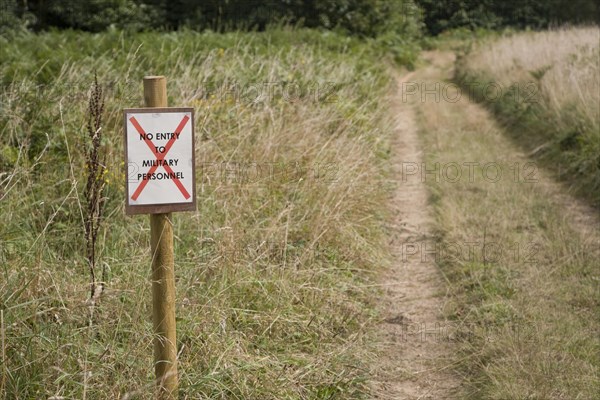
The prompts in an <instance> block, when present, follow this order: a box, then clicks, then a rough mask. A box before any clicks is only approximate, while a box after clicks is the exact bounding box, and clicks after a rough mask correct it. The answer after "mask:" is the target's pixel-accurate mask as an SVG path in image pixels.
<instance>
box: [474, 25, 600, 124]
mask: <svg viewBox="0 0 600 400" xmlns="http://www.w3.org/2000/svg"><path fill="white" fill-rule="evenodd" d="M467 64H468V68H469V69H471V70H474V71H477V72H480V73H483V74H486V75H488V76H490V77H493V78H494V79H495V80H496V81H497V82H498V83H500V84H502V85H503V87H505V88H508V87H510V86H511V85H512V84H514V83H527V82H531V81H532V80H536V79H537V80H539V81H540V91H541V92H540V94H541V97H540V100H542V104H543V106H544V107H545V108H547V109H548V110H549V111H551V112H552V114H553V115H554V116H555V119H556V121H557V122H558V123H561V124H570V123H571V118H570V115H567V113H568V112H571V111H572V110H571V109H570V108H571V107H575V109H576V111H577V112H578V114H579V115H580V116H582V117H584V118H585V119H586V121H588V122H589V123H590V124H593V126H594V127H595V129H600V125H599V124H600V122H599V121H600V28H598V27H590V28H569V29H567V28H564V29H559V30H554V31H544V32H535V33H519V34H513V35H510V36H507V37H504V38H502V39H500V40H497V41H495V42H493V43H491V44H490V43H485V44H482V45H481V46H480V47H478V48H476V49H475V50H474V51H473V52H472V54H470V55H469V58H468V63H467Z"/></svg>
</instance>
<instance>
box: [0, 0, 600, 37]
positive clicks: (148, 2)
mask: <svg viewBox="0 0 600 400" xmlns="http://www.w3.org/2000/svg"><path fill="white" fill-rule="evenodd" d="M599 11H600V8H599V6H598V3H597V1H596V0H503V1H497V0H203V1H200V2H199V1H196V0H83V1H80V0H0V24H1V25H2V27H3V28H4V29H6V28H25V29H29V30H34V31H40V30H47V29H51V28H58V29H69V28H70V29H79V30H84V31H91V32H99V31H103V30H105V29H108V28H110V27H116V28H119V29H127V30H134V31H141V30H177V29H181V28H184V27H185V28H189V29H194V30H207V29H210V30H213V31H228V30H237V29H242V30H252V29H255V30H264V29H265V28H266V27H267V26H268V25H270V24H278V23H285V24H293V25H298V26H304V27H310V28H323V29H336V30H340V31H343V32H345V33H349V34H352V35H357V36H362V37H376V36H379V35H381V34H383V33H388V32H394V33H400V34H405V35H413V34H415V32H417V31H423V30H425V31H427V32H428V33H430V34H438V33H440V32H443V31H445V30H448V29H454V28H469V29H476V28H490V29H496V28H502V27H517V28H527V27H529V28H533V29H539V28H546V27H548V26H552V25H555V24H556V25H558V24H564V23H571V24H580V23H598V22H599V21H600V16H599Z"/></svg>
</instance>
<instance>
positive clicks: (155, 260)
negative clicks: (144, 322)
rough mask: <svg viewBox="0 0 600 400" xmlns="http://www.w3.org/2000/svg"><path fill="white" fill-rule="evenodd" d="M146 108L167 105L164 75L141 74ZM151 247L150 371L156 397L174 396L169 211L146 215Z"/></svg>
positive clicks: (175, 367) (175, 387)
mask: <svg viewBox="0 0 600 400" xmlns="http://www.w3.org/2000/svg"><path fill="white" fill-rule="evenodd" d="M144 101H145V105H146V107H167V80H166V78H165V77H164V76H146V77H144ZM150 246H151V249H152V318H153V321H154V334H155V338H154V371H155V374H156V381H157V385H158V391H159V393H158V398H159V399H161V400H163V399H164V400H174V399H176V398H177V386H178V383H179V382H178V377H177V337H176V336H177V335H176V330H175V266H174V255H173V223H172V220H171V213H167V214H150Z"/></svg>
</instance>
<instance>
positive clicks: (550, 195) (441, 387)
mask: <svg viewBox="0 0 600 400" xmlns="http://www.w3.org/2000/svg"><path fill="white" fill-rule="evenodd" d="M423 58H424V59H425V60H426V61H427V63H428V64H427V65H426V66H424V67H423V68H421V69H419V70H418V71H416V72H414V73H411V74H408V75H405V76H403V77H398V78H397V83H398V90H397V93H396V96H395V98H394V102H393V107H394V110H395V113H396V116H397V126H396V130H397V135H396V137H395V140H394V143H393V153H394V155H393V163H394V168H395V174H394V178H395V181H396V183H397V189H396V192H395V194H394V198H393V206H394V207H395V219H394V221H392V228H393V231H394V235H393V237H392V243H391V245H392V246H393V250H394V253H395V259H396V262H395V265H394V266H393V267H392V268H390V269H389V270H387V271H386V272H385V273H384V274H383V276H382V277H381V283H382V285H383V286H384V288H385V291H384V298H383V299H382V300H381V306H380V307H381V308H380V310H381V313H382V315H383V316H384V318H383V320H382V321H381V323H380V325H379V327H378V329H379V338H378V340H379V341H378V343H379V346H380V348H379V350H380V351H379V353H378V354H380V357H379V359H378V360H377V366H376V367H375V368H376V370H375V371H374V372H375V381H374V383H373V385H372V387H373V396H374V398H376V399H390V400H391V399H393V400H404V399H406V400H412V399H432V400H451V399H457V398H460V397H461V393H462V391H463V390H464V389H465V387H464V384H463V381H462V379H461V378H460V377H459V376H457V375H456V373H455V372H454V370H455V369H454V365H453V364H452V362H453V360H456V358H455V357H453V356H454V355H455V352H456V351H457V348H456V346H457V344H456V343H453V341H452V340H448V339H449V338H450V337H451V335H452V329H451V327H452V324H451V323H446V321H444V319H443V310H444V307H445V306H446V304H447V296H446V287H447V286H446V285H447V283H446V281H445V280H444V277H443V276H442V274H441V272H440V270H439V268H438V267H437V265H436V264H435V259H434V258H435V255H431V250H432V249H434V247H433V243H432V240H431V239H432V237H431V232H432V227H433V222H434V221H433V219H432V212H433V211H432V207H431V206H430V205H429V204H428V201H427V198H428V189H427V187H426V183H424V182H423V181H422V177H421V175H420V174H419V173H414V174H407V172H410V171H412V169H413V168H415V167H419V166H420V167H421V168H422V165H423V164H422V163H423V161H424V157H423V154H422V150H423V145H422V143H423V142H422V140H423V141H426V139H427V137H428V139H427V140H428V147H427V150H428V151H430V152H431V153H429V155H431V154H436V156H435V158H434V159H435V160H440V161H448V162H450V161H456V160H463V159H464V160H476V161H481V162H482V163H483V162H485V161H486V157H488V158H490V157H491V158H490V160H493V161H496V160H500V162H506V163H507V165H509V164H510V165H513V164H514V163H515V162H517V163H519V165H525V163H527V162H529V161H531V160H529V159H528V158H527V156H526V155H525V154H523V153H522V151H520V149H519V148H518V147H516V146H515V145H514V144H513V143H511V142H510V140H509V139H508V138H506V137H504V135H503V134H502V132H501V129H500V128H499V127H498V126H497V124H496V122H495V120H494V119H493V117H492V116H491V115H490V114H489V113H488V112H487V111H486V110H485V109H484V107H483V106H481V105H479V104H476V103H474V102H472V101H471V100H470V99H469V98H468V97H466V96H465V97H463V98H462V99H461V100H460V101H459V102H456V103H447V104H446V103H443V104H442V103H439V102H435V101H434V102H430V103H428V104H427V105H424V104H421V103H417V102H418V101H419V100H420V95H415V96H412V102H411V99H409V101H408V102H407V101H406V99H403V96H402V89H401V88H402V84H403V82H404V83H412V84H414V83H418V84H420V83H423V82H427V83H428V84H429V85H430V86H428V87H433V83H434V82H446V81H447V80H448V79H450V78H451V76H452V74H453V72H452V71H453V66H454V58H455V56H454V54H453V53H451V52H441V51H434V52H426V53H425V54H424V57H423ZM417 109H418V110H419V112H420V113H421V114H419V115H423V116H424V117H423V118H425V119H426V122H427V123H426V124H424V126H425V129H428V131H427V132H429V136H427V135H424V136H423V137H421V136H420V135H419V131H418V126H417V121H416V115H417V114H416V113H417ZM419 122H421V123H423V121H421V120H419ZM475 135H477V136H475ZM474 137H476V138H477V140H473V138H474ZM492 149H493V150H492ZM480 158H481V160H480ZM507 160H508V161H507ZM487 161H489V160H487ZM536 178H537V180H536V185H535V186H533V187H528V188H524V187H523V186H519V184H518V182H510V181H508V180H507V181H506V182H500V183H498V184H489V183H484V184H480V185H479V186H477V185H470V186H464V185H462V186H461V185H460V184H459V185H454V186H449V185H445V186H444V188H445V192H444V194H445V195H447V196H449V197H448V198H446V199H445V204H446V203H447V204H446V207H447V208H448V210H449V211H448V212H449V213H450V214H451V216H450V217H448V221H450V222H448V221H446V222H448V223H449V224H450V225H449V226H448V229H449V230H452V231H455V232H453V233H454V237H455V238H459V239H460V238H462V237H463V236H464V238H463V239H465V240H471V239H472V238H475V237H478V236H477V235H478V234H479V231H478V229H479V228H478V227H479V225H481V223H485V224H490V226H492V227H494V229H492V231H493V232H488V234H490V233H491V234H495V235H497V236H498V240H501V243H504V241H505V242H506V243H513V242H514V243H519V240H521V241H523V240H527V241H523V243H529V242H531V243H533V242H535V243H537V242H540V243H542V244H543V245H544V246H546V247H544V249H546V252H547V253H548V254H557V255H559V256H560V257H558V258H557V259H559V260H561V265H562V264H563V263H564V264H565V265H567V264H569V263H570V264H569V267H568V268H569V273H568V274H567V275H566V276H567V278H566V279H570V276H571V275H575V274H577V273H579V272H575V271H577V268H579V269H581V270H582V271H584V270H585V268H583V267H577V265H578V264H577V263H576V262H575V261H573V260H572V259H573V258H574V256H573V255H574V254H579V253H581V255H579V256H578V257H584V255H585V253H586V252H593V253H594V254H596V253H597V251H598V246H597V244H598V231H599V230H598V228H599V227H600V221H599V218H598V215H597V213H596V212H595V211H594V210H593V209H591V208H590V207H589V206H587V205H585V204H583V203H582V202H581V201H579V200H578V199H577V198H574V197H573V196H571V195H569V194H568V193H566V190H564V188H563V186H562V185H561V184H559V183H557V182H555V181H554V180H553V179H552V177H550V176H549V175H548V174H547V173H545V171H543V170H536ZM442 186H443V185H442ZM465 190H466V192H465ZM465 193H467V194H465ZM461 196H462V197H464V198H461ZM495 199H504V200H499V201H501V203H493V202H491V201H492V200H495ZM511 202H513V203H511ZM515 204H518V206H515ZM491 205H493V210H494V212H489V210H490V206H491ZM540 209H543V210H546V211H545V212H546V213H548V215H546V214H543V215H542V216H540V215H538V214H539V210H540ZM466 210H468V213H466V212H465V211H466ZM536 210H537V211H536ZM556 210H560V213H558V212H556ZM466 214H469V218H470V219H469V221H468V222H465V221H464V220H465V218H467V217H466V216H465V215H466ZM559 214H560V215H559ZM536 220H540V221H542V222H543V223H541V224H540V228H539V229H538V230H539V231H536V230H532V231H531V232H529V231H525V232H520V231H518V230H517V231H514V230H513V229H510V228H509V227H510V226H511V225H510V224H511V223H513V222H514V223H516V224H517V226H518V223H521V222H520V221H536ZM482 221H483V222H482ZM507 221H509V222H507ZM515 221H516V222H515ZM475 222H478V223H479V225H477V224H475V226H472V225H474V223H475ZM461 224H462V225H461ZM482 226H483V225H482ZM515 229H516V228H515ZM579 237H581V239H580V240H581V242H580V243H578V242H577V240H578V239H577V238H579ZM457 243H459V242H457ZM569 246H570V247H569ZM564 249H571V250H564ZM572 250H575V251H572ZM561 252H562V253H561ZM563 253H565V254H563ZM561 254H562V256H561ZM505 261H506V260H505ZM538 264H539V265H538ZM555 264H556V263H555V262H554V261H552V259H551V258H548V260H544V259H543V258H541V260H540V262H539V263H534V264H527V265H525V264H523V263H522V262H519V261H515V262H514V265H512V264H510V268H512V270H514V271H519V273H520V275H519V276H520V277H519V278H518V280H515V281H514V282H511V283H512V284H514V285H516V286H515V287H523V288H526V290H523V293H522V294H521V295H520V296H521V297H520V302H519V301H517V300H513V301H512V302H511V300H509V299H499V300H502V301H504V302H506V304H508V305H510V306H511V307H515V309H517V308H519V307H521V308H519V310H521V309H522V310H521V311H523V312H525V311H526V312H531V313H534V314H535V313H538V314H537V317H536V318H538V319H540V321H542V320H543V324H542V322H540V324H541V325H540V326H547V327H548V328H547V329H548V332H555V331H557V329H558V328H560V329H565V332H570V333H568V334H565V335H566V336H568V337H569V338H571V335H579V336H578V337H579V340H581V341H582V343H583V342H584V341H586V340H588V339H589V338H587V337H586V336H585V335H584V334H581V333H580V332H581V331H582V329H580V327H581V326H586V327H587V325H586V324H585V318H581V320H580V319H578V318H577V317H576V316H574V315H573V314H572V313H571V312H570V311H569V309H567V308H565V309H563V308H564V304H566V303H568V301H566V300H565V301H559V302H558V303H557V304H555V305H544V304H545V303H541V304H536V301H537V299H539V298H543V297H544V296H548V298H555V297H556V296H559V295H560V293H562V292H560V290H559V289H560V288H562V287H563V286H564V288H567V289H568V288H571V289H572V290H574V291H581V292H582V293H585V290H588V289H587V286H585V285H584V284H581V285H579V284H577V283H573V282H577V280H574V281H573V282H570V281H568V280H565V279H563V278H557V277H552V276H551V275H550V274H549V272H548V271H552V270H553V269H556V266H555ZM583 264H585V262H583ZM507 265H508V264H507ZM582 276H585V275H582ZM515 279H516V278H515ZM571 289H569V290H571ZM550 293H552V294H550ZM569 296H574V295H573V294H569ZM565 298H566V299H567V300H568V299H570V297H565ZM584 298H585V296H584ZM581 301H582V302H583V301H584V300H581ZM536 307H537V308H536ZM560 313H563V314H560ZM554 314H556V315H558V314H560V315H561V317H559V318H556V319H553V317H552V315H554ZM544 324H545V325H544ZM500 333H501V332H500ZM536 335H538V336H536V341H535V342H534V344H535V346H533V345H532V344H531V343H530V344H529V347H531V346H533V348H531V349H529V348H528V349H521V350H520V351H521V352H523V351H525V352H527V351H531V352H532V354H536V355H539V354H543V349H545V348H547V347H549V346H550V344H549V343H550V342H547V341H545V340H546V339H545V336H544V335H542V334H539V333H536ZM553 335H554V333H552V334H549V335H548V337H554V336H553ZM498 338H499V339H500V340H499V341H498V343H496V344H494V346H497V348H496V350H493V351H495V352H496V353H502V352H505V350H506V349H507V348H512V347H511V346H513V345H514V346H513V347H515V346H516V347H518V345H519V343H517V342H515V343H512V342H511V340H512V339H511V338H510V337H505V336H499V337H498ZM569 340H571V339H569ZM538 342H539V343H538ZM565 343H568V341H566V340H565ZM502 346H504V347H502ZM516 347H515V348H516ZM488 351H489V349H488ZM561 351H563V352H564V353H565V354H568V351H569V350H568V346H567V344H565V349H561ZM536 357H537V356H536ZM540 357H542V358H543V356H540ZM533 359H535V357H534V358H533ZM544 362H553V361H548V360H545V361H544ZM522 364H523V360H522V359H521V358H520V357H519V356H518V355H517V356H515V357H513V358H511V357H506V358H505V359H498V360H496V365H495V369H494V370H492V371H491V372H489V375H490V376H487V375H486V379H489V380H490V382H492V383H491V384H490V385H489V386H490V387H492V388H493V389H491V390H492V391H491V392H490V393H497V394H498V396H504V397H507V398H524V397H528V395H527V393H538V394H539V393H541V394H542V395H540V396H541V397H540V398H543V397H544V396H546V397H547V393H546V392H545V391H544V390H548V391H550V392H552V390H558V389H556V388H553V385H554V386H558V387H561V386H564V385H561V384H560V383H557V382H558V381H557V380H556V379H554V380H550V381H548V382H546V383H544V384H538V383H536V384H538V386H539V387H537V388H536V389H532V388H531V387H532V385H533V383H534V382H537V381H536V380H535V378H534V377H535V373H533V372H532V371H534V370H535V368H537V365H538V364H543V362H541V361H540V360H537V363H536V362H533V363H532V364H528V365H526V366H524V365H522ZM561 368H562V367H561ZM534 372H535V371H534ZM494 374H495V375H494ZM528 374H529V375H528ZM565 374H566V372H564V371H562V369H561V370H560V372H558V373H557V375H556V376H555V378H561V377H563V376H569V375H568V374H567V375H565ZM524 377H525V378H524ZM527 379H529V380H527ZM574 379H575V378H574V377H572V378H570V381H573V380H574ZM586 379H587V378H586ZM523 380H524V382H526V383H523V382H522V381H523ZM542 381H543V379H542ZM582 381H583V379H582ZM461 384H463V386H461ZM544 385H545V386H544ZM582 385H583V384H582ZM546 386H547V387H546ZM582 387H583V389H582V388H578V389H569V390H571V393H579V392H581V393H585V391H586V390H587V389H586V388H585V386H582ZM471 389H473V388H471ZM531 390H533V391H531ZM536 390H537V391H536ZM561 390H562V389H561ZM565 390H567V389H565ZM567 391H568V390H567ZM504 397H500V398H504ZM534 397H536V396H534ZM538 397H539V396H538ZM565 398H566V397H565Z"/></svg>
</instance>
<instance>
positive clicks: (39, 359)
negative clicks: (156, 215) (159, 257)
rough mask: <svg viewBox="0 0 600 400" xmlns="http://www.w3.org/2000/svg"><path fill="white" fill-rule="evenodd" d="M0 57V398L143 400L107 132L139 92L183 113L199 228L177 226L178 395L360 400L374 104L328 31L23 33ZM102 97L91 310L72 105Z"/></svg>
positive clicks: (377, 242) (381, 160)
mask: <svg viewBox="0 0 600 400" xmlns="http://www.w3.org/2000/svg"><path fill="white" fill-rule="evenodd" d="M0 40H2V42H1V43H0V82H1V83H2V93H1V96H2V101H1V102H0V138H1V140H0V263H1V264H2V278H1V279H0V309H1V310H2V324H1V332H2V369H3V373H2V380H1V381H0V393H2V394H3V398H7V399H33V398H56V399H58V398H88V399H108V398H140V399H141V398H150V396H151V393H152V392H153V390H154V384H153V365H152V340H153V334H152V322H151V305H150V304H151V301H150V299H151V293H150V286H151V285H150V279H149V272H150V270H149V269H150V251H149V223H148V218H147V217H144V216H138V217H126V216H124V210H123V205H124V203H123V200H124V197H123V196H124V182H125V176H124V175H125V173H124V166H123V159H122V151H123V149H122V141H123V140H122V117H121V110H122V109H123V108H125V107H136V106H140V105H142V87H141V79H142V76H144V75H152V74H164V75H166V76H167V79H168V91H169V105H171V106H193V107H195V110H196V127H197V129H196V140H197V149H196V165H197V166H198V170H197V175H198V177H197V179H198V211H197V212H194V213H180V214H176V215H175V222H174V226H175V252H176V265H175V269H176V287H177V327H178V342H179V360H180V365H179V374H180V382H181V383H180V387H181V394H182V396H183V397H182V398H190V399H198V398H204V399H224V398H228V399H328V398H344V399H350V398H360V397H364V395H365V393H366V391H367V389H366V385H365V379H366V372H365V371H366V365H367V364H368V362H369V361H370V359H371V358H372V354H371V353H370V351H369V349H370V346H369V343H368V340H366V338H367V336H366V334H365V332H366V331H367V329H368V327H369V326H370V325H369V323H370V321H371V320H372V319H373V316H374V311H373V302H374V299H375V298H376V297H375V290H374V289H373V288H372V286H373V285H372V282H373V276H374V272H375V271H376V270H377V268H378V267H380V266H383V265H386V264H387V262H388V261H389V254H388V249H387V247H386V242H385V240H384V232H383V229H382V228H381V227H382V225H383V224H382V223H381V222H382V221H383V220H384V219H385V218H386V206H385V199H386V198H387V197H386V196H387V194H388V192H387V189H386V185H384V184H382V182H384V178H385V176H386V173H387V168H388V167H387V164H388V163H387V161H386V160H387V158H388V153H389V144H388V139H389V135H390V133H391V132H392V129H391V122H390V118H389V115H388V113H387V105H386V102H385V98H384V95H385V94H386V93H387V91H388V89H389V84H390V82H389V78H388V77H387V75H386V74H385V72H384V71H385V66H384V65H383V64H382V63H380V61H381V60H382V58H383V53H382V52H381V51H380V50H378V47H377V46H373V45H372V44H367V43H363V42H359V41H356V40H355V39H349V38H346V37H342V36H338V35H336V34H333V33H318V32H314V31H303V30H286V29H281V30H278V31H272V32H268V33H262V34H259V33H248V34H241V33H230V34H222V35H218V34H211V33H205V34H199V33H193V32H179V33H169V34H154V33H147V34H138V35H135V36H133V37H131V36H128V35H126V34H123V33H119V32H108V33H104V34H97V35H92V34H83V33H81V32H69V31H66V32H62V33H57V32H53V33H52V32H51V33H46V34H41V35H37V36H36V35H30V34H23V35H18V36H17V37H15V38H12V39H11V40H10V41H8V40H5V39H1V38H0ZM94 73H97V75H98V81H99V83H100V84H101V85H102V86H103V87H104V89H105V92H106V95H105V100H106V107H105V118H104V123H103V127H102V129H103V132H104V135H105V142H104V143H102V149H103V151H104V152H106V154H107V170H108V172H107V174H106V176H105V177H104V179H105V183H106V185H107V192H106V195H107V197H108V199H107V203H106V210H105V223H104V226H103V227H102V228H101V230H100V240H99V248H98V251H99V263H100V265H102V266H104V268H105V269H106V271H107V275H106V291H105V292H104V294H103V296H102V298H101V300H100V302H99V304H98V305H97V306H96V307H95V311H94V314H93V317H92V316H91V314H90V309H89V307H88V306H87V304H88V303H87V302H86V300H87V297H88V296H89V274H88V270H87V264H86V260H85V258H84V253H85V252H84V240H83V230H84V227H83V207H82V202H83V199H82V192H83V184H84V182H85V173H84V151H85V149H86V141H85V135H86V124H87V118H88V116H87V102H88V93H89V88H90V86H91V83H92V81H93V77H94Z"/></svg>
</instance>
